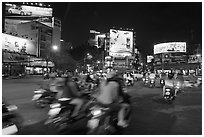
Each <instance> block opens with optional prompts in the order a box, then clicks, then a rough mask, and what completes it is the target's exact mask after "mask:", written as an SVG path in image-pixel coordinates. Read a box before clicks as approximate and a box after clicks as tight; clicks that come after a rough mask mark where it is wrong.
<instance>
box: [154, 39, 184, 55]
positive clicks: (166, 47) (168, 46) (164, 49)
mask: <svg viewBox="0 0 204 137" xmlns="http://www.w3.org/2000/svg"><path fill="white" fill-rule="evenodd" d="M168 52H171V53H172V52H186V42H169V43H161V44H156V45H154V54H159V53H168Z"/></svg>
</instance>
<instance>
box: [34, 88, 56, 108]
mask: <svg viewBox="0 0 204 137" xmlns="http://www.w3.org/2000/svg"><path fill="white" fill-rule="evenodd" d="M56 94H57V92H51V91H49V90H46V89H42V88H40V89H37V90H34V96H33V98H32V101H34V103H35V106H36V107H38V108H44V107H46V106H47V105H49V104H51V103H52V102H53V101H54V100H56Z"/></svg>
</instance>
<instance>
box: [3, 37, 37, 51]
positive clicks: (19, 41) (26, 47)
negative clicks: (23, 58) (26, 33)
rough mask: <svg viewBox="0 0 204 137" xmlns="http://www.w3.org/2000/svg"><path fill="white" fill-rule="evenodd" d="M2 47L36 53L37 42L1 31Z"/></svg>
mask: <svg viewBox="0 0 204 137" xmlns="http://www.w3.org/2000/svg"><path fill="white" fill-rule="evenodd" d="M2 49H4V50H8V51H11V52H18V53H25V54H31V55H37V44H36V42H35V41H31V40H27V39H24V38H19V37H16V36H12V35H8V34H3V33H2Z"/></svg>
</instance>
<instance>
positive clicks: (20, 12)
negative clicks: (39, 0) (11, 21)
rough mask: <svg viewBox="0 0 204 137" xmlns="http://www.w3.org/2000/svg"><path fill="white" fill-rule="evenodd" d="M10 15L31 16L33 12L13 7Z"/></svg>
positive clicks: (10, 9) (9, 10)
mask: <svg viewBox="0 0 204 137" xmlns="http://www.w3.org/2000/svg"><path fill="white" fill-rule="evenodd" d="M8 13H9V14H17V15H21V16H26V15H28V16H31V15H32V12H31V11H27V10H26V9H25V8H22V7H17V6H16V7H11V8H9V9H8Z"/></svg>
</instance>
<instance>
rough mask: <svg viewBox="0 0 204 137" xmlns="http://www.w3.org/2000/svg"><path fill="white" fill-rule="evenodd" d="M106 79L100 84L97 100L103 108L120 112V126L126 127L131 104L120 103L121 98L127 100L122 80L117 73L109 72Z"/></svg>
mask: <svg viewBox="0 0 204 137" xmlns="http://www.w3.org/2000/svg"><path fill="white" fill-rule="evenodd" d="M106 77H107V79H106V80H105V81H102V82H101V84H100V87H99V94H98V96H97V97H96V99H97V101H98V102H99V103H100V104H102V106H105V107H110V108H111V110H112V111H115V112H118V125H119V126H122V127H126V126H127V122H126V121H125V120H124V117H125V109H128V108H129V104H128V102H123V103H120V99H121V98H123V99H124V100H125V97H124V96H123V94H122V84H121V83H120V81H121V80H120V79H119V77H117V75H116V72H115V71H111V72H109V73H108V74H107V76H106Z"/></svg>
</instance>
